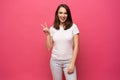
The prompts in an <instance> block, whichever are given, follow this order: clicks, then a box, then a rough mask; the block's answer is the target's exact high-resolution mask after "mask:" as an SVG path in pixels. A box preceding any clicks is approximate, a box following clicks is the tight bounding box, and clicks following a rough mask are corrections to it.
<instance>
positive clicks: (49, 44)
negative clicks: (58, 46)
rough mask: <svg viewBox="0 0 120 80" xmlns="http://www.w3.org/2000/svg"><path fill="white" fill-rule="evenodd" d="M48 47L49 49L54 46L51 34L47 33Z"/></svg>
mask: <svg viewBox="0 0 120 80" xmlns="http://www.w3.org/2000/svg"><path fill="white" fill-rule="evenodd" d="M46 47H47V49H48V50H50V49H51V47H52V40H51V36H50V35H46Z"/></svg>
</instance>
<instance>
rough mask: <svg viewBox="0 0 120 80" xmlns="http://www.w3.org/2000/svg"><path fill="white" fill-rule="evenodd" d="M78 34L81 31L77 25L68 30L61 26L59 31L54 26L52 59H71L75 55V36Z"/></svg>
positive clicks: (52, 30) (52, 28)
mask: <svg viewBox="0 0 120 80" xmlns="http://www.w3.org/2000/svg"><path fill="white" fill-rule="evenodd" d="M78 33H79V30H78V28H77V25H75V24H73V25H72V26H71V28H69V29H67V30H64V29H63V27H61V26H60V29H59V30H56V29H55V28H54V27H53V26H52V27H51V28H50V35H51V36H52V37H53V42H54V44H53V49H52V54H51V57H52V58H54V59H58V60H67V59H71V58H72V53H73V36H74V35H75V34H78Z"/></svg>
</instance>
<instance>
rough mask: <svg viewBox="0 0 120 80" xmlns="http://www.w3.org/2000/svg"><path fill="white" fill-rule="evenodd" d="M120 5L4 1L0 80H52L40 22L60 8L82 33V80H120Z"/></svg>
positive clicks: (113, 1)
mask: <svg viewBox="0 0 120 80" xmlns="http://www.w3.org/2000/svg"><path fill="white" fill-rule="evenodd" d="M119 2H120V1H119V0H42V1H41V0H0V80H52V75H51V72H50V68H49V59H50V52H48V51H47V49H46V47H45V34H44V33H43V31H42V27H41V26H40V24H41V23H44V22H47V24H48V26H49V27H50V26H51V25H52V23H53V20H54V13H55V10H56V8H57V6H58V4H60V3H66V4H68V5H69V6H70V9H71V12H72V17H73V20H74V22H75V23H76V24H77V25H78V28H79V29H80V32H81V33H80V36H79V37H80V48H79V54H78V57H77V62H76V64H77V73H78V80H120V59H119V58H120V49H119V48H120V33H119V30H120V28H119V27H120V21H119V20H120V19H119V18H120V15H119V14H120V10H119V8H120V6H119Z"/></svg>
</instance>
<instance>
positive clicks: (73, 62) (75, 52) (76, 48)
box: [71, 46, 78, 65]
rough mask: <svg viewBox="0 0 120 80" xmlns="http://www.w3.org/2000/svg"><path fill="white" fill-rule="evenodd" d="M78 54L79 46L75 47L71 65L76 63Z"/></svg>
mask: <svg viewBox="0 0 120 80" xmlns="http://www.w3.org/2000/svg"><path fill="white" fill-rule="evenodd" d="M77 55H78V46H76V47H75V48H74V51H73V55H72V59H71V65H75V62H76V58H77Z"/></svg>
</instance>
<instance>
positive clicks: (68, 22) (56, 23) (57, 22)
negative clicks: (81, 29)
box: [54, 4, 73, 30]
mask: <svg viewBox="0 0 120 80" xmlns="http://www.w3.org/2000/svg"><path fill="white" fill-rule="evenodd" d="M60 7H64V8H65V9H66V11H67V15H68V17H67V19H66V21H65V24H64V26H65V28H64V29H65V30H67V29H69V28H70V27H71V26H72V25H73V21H72V16H71V12H70V9H69V7H68V6H67V5H66V4H60V5H59V6H58V7H57V9H56V12H55V19H54V28H55V29H57V30H59V25H60V20H59V18H58V10H59V9H60Z"/></svg>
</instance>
